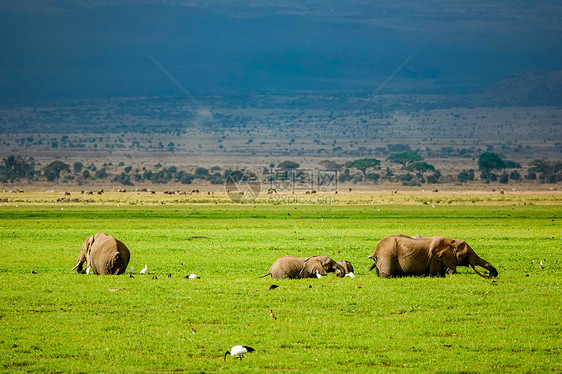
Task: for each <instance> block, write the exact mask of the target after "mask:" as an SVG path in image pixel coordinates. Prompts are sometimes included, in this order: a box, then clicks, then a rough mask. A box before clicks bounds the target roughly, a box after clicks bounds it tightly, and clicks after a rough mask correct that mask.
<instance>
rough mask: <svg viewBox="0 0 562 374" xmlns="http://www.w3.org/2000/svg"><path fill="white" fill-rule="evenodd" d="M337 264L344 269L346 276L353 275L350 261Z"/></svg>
mask: <svg viewBox="0 0 562 374" xmlns="http://www.w3.org/2000/svg"><path fill="white" fill-rule="evenodd" d="M336 263H337V264H340V265H341V266H342V267H343V269H344V275H345V274H349V273H353V265H351V262H349V261H336Z"/></svg>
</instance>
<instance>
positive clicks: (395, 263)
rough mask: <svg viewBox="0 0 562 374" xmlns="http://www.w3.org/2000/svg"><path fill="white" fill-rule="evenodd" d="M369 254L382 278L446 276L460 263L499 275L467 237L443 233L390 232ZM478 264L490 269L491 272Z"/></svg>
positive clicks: (492, 274)
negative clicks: (455, 236)
mask: <svg viewBox="0 0 562 374" xmlns="http://www.w3.org/2000/svg"><path fill="white" fill-rule="evenodd" d="M369 258H372V259H373V260H374V261H375V263H374V264H373V266H371V268H370V269H369V271H371V270H373V269H374V268H375V267H376V269H377V274H378V275H379V276H380V277H382V278H390V277H401V276H408V275H430V276H440V277H444V276H445V274H446V272H448V271H450V272H453V273H455V272H456V269H457V266H468V265H470V266H472V268H473V269H474V271H475V272H476V274H478V275H480V276H481V277H484V278H490V277H497V276H498V271H497V270H496V268H494V267H493V266H492V264H490V263H489V262H488V261H486V260H484V259H482V258H480V257H479V256H478V255H477V254H476V253H475V252H474V250H473V249H472V248H470V246H469V245H468V244H467V243H466V242H465V241H464V240H459V239H450V238H446V237H443V236H433V237H424V236H421V235H418V236H415V237H410V236H406V235H393V236H388V237H386V238H384V239H382V240H381V241H380V242H379V243H378V244H377V247H376V249H375V252H374V253H373V254H372V255H370V256H369ZM476 266H481V267H483V268H484V269H486V270H488V271H489V275H486V274H484V273H482V272H481V271H480V270H478V269H477V268H476Z"/></svg>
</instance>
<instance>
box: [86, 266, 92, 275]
mask: <svg viewBox="0 0 562 374" xmlns="http://www.w3.org/2000/svg"><path fill="white" fill-rule="evenodd" d="M91 269H92V267H91V266H88V268H87V269H86V275H90V270H91Z"/></svg>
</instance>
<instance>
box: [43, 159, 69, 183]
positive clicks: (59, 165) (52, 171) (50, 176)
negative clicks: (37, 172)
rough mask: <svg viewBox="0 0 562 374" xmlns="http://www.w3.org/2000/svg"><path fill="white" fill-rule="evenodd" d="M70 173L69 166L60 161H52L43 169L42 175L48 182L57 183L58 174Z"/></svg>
mask: <svg viewBox="0 0 562 374" xmlns="http://www.w3.org/2000/svg"><path fill="white" fill-rule="evenodd" d="M63 171H66V172H70V166H69V165H68V164H65V163H64V162H62V161H58V160H57V161H53V162H51V163H50V164H49V165H47V166H45V167H44V168H43V173H44V174H45V177H47V180H48V181H50V182H53V181H58V180H59V178H60V174H61V173H62V172H63Z"/></svg>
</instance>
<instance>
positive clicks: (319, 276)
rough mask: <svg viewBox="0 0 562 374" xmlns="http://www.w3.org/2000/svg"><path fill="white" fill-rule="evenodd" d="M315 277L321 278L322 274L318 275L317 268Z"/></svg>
mask: <svg viewBox="0 0 562 374" xmlns="http://www.w3.org/2000/svg"><path fill="white" fill-rule="evenodd" d="M316 278H322V275H320V272H319V271H318V270H316Z"/></svg>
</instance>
